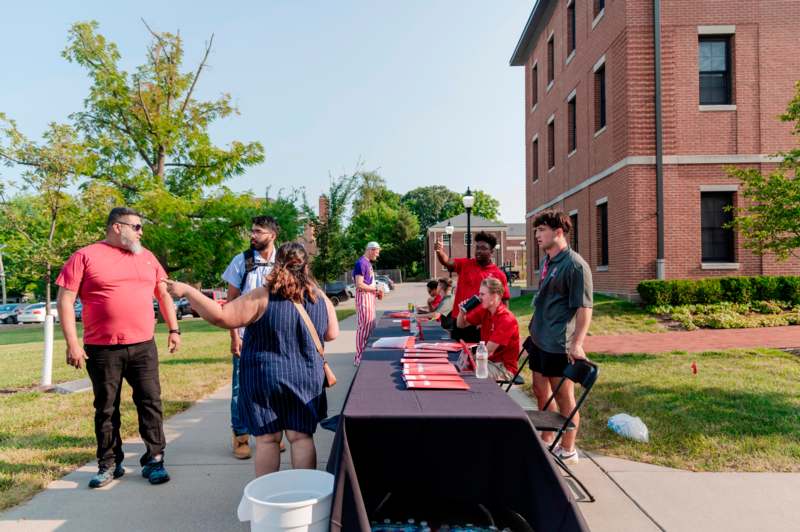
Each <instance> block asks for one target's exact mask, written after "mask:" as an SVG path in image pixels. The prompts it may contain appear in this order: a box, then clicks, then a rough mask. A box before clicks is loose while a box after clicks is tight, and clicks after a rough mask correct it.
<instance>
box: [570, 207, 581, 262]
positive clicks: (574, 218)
mask: <svg viewBox="0 0 800 532" xmlns="http://www.w3.org/2000/svg"><path fill="white" fill-rule="evenodd" d="M569 219H570V221H571V222H572V231H571V232H570V234H569V245H570V247H571V248H572V249H573V250H574V251H575V253H579V251H578V213H577V212H576V213H575V214H570V215H569Z"/></svg>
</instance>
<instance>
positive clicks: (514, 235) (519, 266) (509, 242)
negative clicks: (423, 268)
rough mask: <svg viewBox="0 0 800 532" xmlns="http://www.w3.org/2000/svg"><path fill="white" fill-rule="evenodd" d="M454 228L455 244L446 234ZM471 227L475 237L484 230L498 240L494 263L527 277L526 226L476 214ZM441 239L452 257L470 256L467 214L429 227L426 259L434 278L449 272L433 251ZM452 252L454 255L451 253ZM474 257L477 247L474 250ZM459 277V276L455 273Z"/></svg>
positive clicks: (429, 273)
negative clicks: (451, 227)
mask: <svg viewBox="0 0 800 532" xmlns="http://www.w3.org/2000/svg"><path fill="white" fill-rule="evenodd" d="M448 223H450V224H452V225H453V235H452V244H451V243H450V242H449V238H448V237H449V235H448V234H447V232H446V231H445V228H446V227H447V224H448ZM470 228H471V231H472V235H473V238H474V236H475V234H476V233H478V232H480V231H484V232H486V233H490V234H492V235H494V237H495V238H496V239H497V246H498V247H497V249H496V250H495V254H494V262H495V263H496V264H497V265H498V266H502V265H505V264H507V265H509V266H511V269H512V270H517V271H519V272H520V274H521V275H524V273H523V272H524V270H525V260H526V257H525V224H505V223H503V222H494V221H492V220H487V219H486V218H483V217H481V216H475V215H472V217H471V220H470ZM437 240H441V241H443V242H444V250H445V251H446V252H447V253H448V254H450V256H451V257H466V256H467V246H466V243H467V214H466V213H462V214H459V215H458V216H454V217H452V218H450V219H448V220H443V221H441V222H439V223H437V224H434V225H432V226H431V227H430V228H428V235H427V242H426V249H425V259H426V261H427V263H428V275H429V276H430V277H431V278H432V279H433V278H436V277H442V276H443V275H447V269H446V268H445V267H443V266H442V265H441V264H439V261H438V260H436V253H435V252H434V251H433V244H434V243H435V242H436V241H437ZM451 249H452V253H451ZM472 256H473V257H474V256H475V254H474V248H473V255H472ZM453 276H454V277H455V274H453Z"/></svg>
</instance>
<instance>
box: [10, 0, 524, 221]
mask: <svg viewBox="0 0 800 532" xmlns="http://www.w3.org/2000/svg"><path fill="white" fill-rule="evenodd" d="M532 5H533V2H532V1H531V0H502V1H496V0H484V1H477V0H430V1H423V0H404V1H395V2H389V1H376V0H361V1H345V0H337V1H323V0H317V1H301V0H264V1H261V2H234V1H231V2H219V1H216V2H207V1H200V0H195V1H191V2H189V1H169V2H165V1H163V0H160V1H151V0H142V1H136V2H131V1H128V2H109V1H103V2H100V1H80V2H78V1H72V2H63V1H51V2H37V1H32V0H31V1H25V2H8V3H6V4H5V5H4V8H3V16H2V23H0V49H2V50H3V80H4V81H3V83H2V84H0V110H1V111H4V112H6V113H7V114H8V115H10V116H11V117H12V118H14V119H16V120H17V122H18V123H19V125H20V127H21V128H22V130H23V131H24V132H25V133H26V134H27V135H28V136H31V137H38V136H39V135H40V133H41V132H42V130H43V129H44V127H45V126H46V124H47V123H48V122H50V121H54V120H55V121H64V120H66V118H67V115H69V114H70V113H71V112H73V111H75V110H78V109H79V108H80V107H81V105H82V100H83V97H84V95H85V94H86V91H87V87H88V81H87V78H86V75H85V72H84V71H83V70H82V69H81V68H80V67H79V66H77V65H74V64H70V63H68V62H67V61H65V60H64V59H63V58H62V57H61V55H60V53H61V51H62V50H63V48H64V46H65V44H66V35H67V30H68V28H69V26H70V24H71V23H73V22H75V21H79V20H91V19H93V20H97V21H98V22H99V23H100V31H101V33H103V34H104V35H106V36H107V37H108V38H110V39H111V40H113V41H115V42H116V43H117V44H118V46H119V48H120V51H121V53H122V56H123V66H124V67H126V68H128V69H132V68H133V67H134V66H135V65H137V64H139V63H143V62H144V53H145V46H146V44H147V43H148V41H149V35H148V34H147V32H146V29H145V28H144V26H143V25H142V23H141V21H140V17H145V18H146V20H147V22H148V23H149V24H150V25H151V26H152V27H153V28H155V29H156V30H160V31H175V30H178V29H179V30H180V32H181V35H182V36H183V37H184V40H185V47H186V62H185V66H186V68H189V67H194V66H195V65H196V63H197V62H198V61H199V59H200V58H201V54H202V51H203V46H204V42H205V41H206V40H207V39H208V37H209V36H210V35H211V33H214V34H215V38H214V43H215V45H214V50H213V53H212V56H211V58H210V61H209V62H210V65H211V68H210V69H209V70H208V71H207V72H206V73H205V74H204V76H203V78H202V79H201V81H200V84H199V86H198V91H197V95H198V96H199V97H214V96H216V95H218V94H220V93H222V92H228V93H230V94H231V95H232V96H233V99H234V101H235V102H236V104H237V105H238V107H239V110H240V112H241V115H240V116H237V117H233V118H229V119H226V120H224V121H222V122H219V123H217V124H216V125H215V126H214V127H213V129H212V134H213V138H214V140H215V142H217V143H221V144H225V143H227V142H228V141H230V140H232V139H239V140H244V141H251V140H258V141H260V142H261V143H262V144H263V145H264V148H265V150H266V154H267V157H266V161H265V163H264V164H262V165H260V166H258V167H255V168H252V169H250V170H249V171H248V173H247V175H245V176H242V177H239V178H236V179H235V180H232V181H230V182H228V185H229V186H230V187H231V188H233V189H234V190H247V189H251V190H253V191H255V192H257V193H263V191H264V189H265V187H267V186H271V187H272V189H273V190H277V189H280V188H282V187H283V188H287V189H288V188H292V187H297V186H302V187H304V188H305V189H306V192H307V194H308V197H309V199H310V200H313V199H314V198H316V196H317V195H318V194H319V193H320V192H321V191H323V190H324V189H325V188H326V187H327V185H328V182H329V177H328V176H329V174H332V175H338V174H340V173H344V172H348V171H351V170H352V169H353V168H354V167H355V164H356V162H357V161H359V160H362V161H363V162H364V168H366V169H378V171H379V172H380V173H381V175H383V176H384V177H385V178H386V180H387V182H388V184H389V187H390V188H392V189H393V190H396V191H398V192H401V193H402V192H406V191H407V190H410V189H412V188H415V187H417V186H424V185H430V184H443V185H446V186H448V187H450V188H452V189H454V190H457V191H463V190H465V189H466V187H467V185H469V186H471V187H474V188H481V189H484V190H487V191H489V192H490V193H492V194H493V195H494V196H495V197H497V198H498V199H499V200H500V203H501V216H502V218H503V220H504V221H506V222H519V221H522V220H523V219H524V208H525V200H524V193H525V181H524V168H525V152H524V147H525V145H524V135H523V130H524V115H523V112H524V111H523V107H524V103H523V91H524V82H523V70H522V69H521V68H512V67H509V66H508V59H509V57H510V56H511V53H512V51H513V49H514V46H515V44H516V42H517V39H518V37H519V35H520V32H521V30H522V28H523V26H524V24H525V21H526V20H527V17H528V15H529V13H530V10H531V7H532ZM5 175H8V174H7V173H6V174H5Z"/></svg>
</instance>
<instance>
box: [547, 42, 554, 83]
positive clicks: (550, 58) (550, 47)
mask: <svg viewBox="0 0 800 532" xmlns="http://www.w3.org/2000/svg"><path fill="white" fill-rule="evenodd" d="M554 39H555V36H551V37H550V40H548V41H547V84H548V85H549V84H550V82H551V81H553V80H554V79H555V77H556V50H555V43H554V42H553V40H554Z"/></svg>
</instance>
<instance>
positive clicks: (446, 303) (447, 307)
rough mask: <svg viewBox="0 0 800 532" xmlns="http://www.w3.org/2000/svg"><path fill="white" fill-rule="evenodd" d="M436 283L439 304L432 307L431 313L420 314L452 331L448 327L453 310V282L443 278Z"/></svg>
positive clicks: (450, 327) (421, 316)
mask: <svg viewBox="0 0 800 532" xmlns="http://www.w3.org/2000/svg"><path fill="white" fill-rule="evenodd" d="M436 283H437V288H436V290H437V292H438V294H439V303H438V304H437V305H435V306H433V307H431V310H430V312H423V313H420V315H419V317H420V318H430V319H432V320H437V321H439V323H441V324H442V327H444V328H445V329H452V326H448V322H449V321H450V320H451V318H450V312H451V311H452V310H453V294H452V293H451V292H452V290H453V281H452V280H451V279H448V278H447V277H442V278H441V279H439V280H438V281H436Z"/></svg>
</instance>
